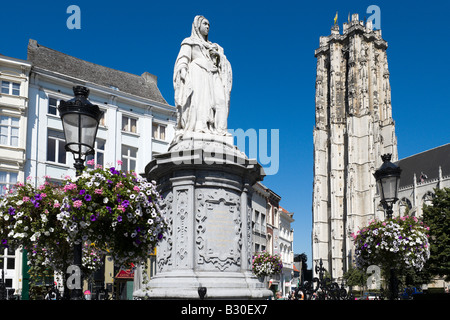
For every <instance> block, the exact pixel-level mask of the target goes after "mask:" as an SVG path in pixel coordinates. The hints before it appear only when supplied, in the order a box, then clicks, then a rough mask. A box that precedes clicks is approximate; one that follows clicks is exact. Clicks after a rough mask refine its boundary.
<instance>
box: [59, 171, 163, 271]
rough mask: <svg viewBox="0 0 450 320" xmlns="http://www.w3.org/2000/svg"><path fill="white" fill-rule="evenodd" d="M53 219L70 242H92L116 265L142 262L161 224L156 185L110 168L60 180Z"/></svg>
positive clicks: (160, 235) (153, 247)
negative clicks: (60, 191) (61, 194)
mask: <svg viewBox="0 0 450 320" xmlns="http://www.w3.org/2000/svg"><path fill="white" fill-rule="evenodd" d="M63 189H64V191H65V197H64V198H63V200H62V204H61V206H60V212H59V213H58V215H57V219H58V221H60V222H61V223H62V227H63V229H64V230H65V231H66V232H67V234H68V237H69V238H70V240H71V241H73V242H74V243H80V242H81V241H83V242H88V243H94V244H95V248H96V249H97V250H102V251H103V252H104V253H105V254H106V253H107V254H109V255H111V256H112V257H113V259H114V261H115V262H116V263H118V264H123V263H126V262H134V263H138V262H145V261H146V260H147V258H148V255H149V253H152V252H153V251H154V249H155V247H156V245H157V243H158V242H159V241H160V240H161V239H162V237H163V233H164V232H165V230H166V228H167V222H166V220H165V218H164V217H163V216H162V214H161V210H160V207H159V202H160V201H161V197H160V196H159V194H158V192H157V190H156V184H155V183H154V182H153V183H152V182H148V181H147V180H146V179H143V178H140V177H137V175H136V174H135V173H130V172H123V171H121V170H117V169H116V168H114V167H111V168H107V169H103V168H101V167H98V168H96V169H88V170H86V171H84V172H83V173H82V174H81V175H80V176H79V177H77V178H75V179H73V180H68V181H66V184H65V186H64V188H63Z"/></svg>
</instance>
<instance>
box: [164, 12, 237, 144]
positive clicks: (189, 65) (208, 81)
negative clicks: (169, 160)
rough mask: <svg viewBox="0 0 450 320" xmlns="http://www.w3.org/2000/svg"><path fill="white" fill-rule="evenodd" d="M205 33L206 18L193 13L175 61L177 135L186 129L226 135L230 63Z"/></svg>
mask: <svg viewBox="0 0 450 320" xmlns="http://www.w3.org/2000/svg"><path fill="white" fill-rule="evenodd" d="M208 33H209V21H208V20H207V19H206V18H205V17H203V16H196V17H195V19H194V22H193V23H192V33H191V36H190V37H189V38H186V39H184V40H183V42H182V43H181V49H180V52H179V54H178V57H177V60H176V62H175V70H174V75H173V83H174V89H175V105H176V107H177V110H178V125H177V132H176V139H179V138H180V137H181V136H182V135H183V134H185V133H186V132H203V133H211V134H217V135H228V131H227V118H228V111H229V104H230V92H231V86H232V71H231V65H230V63H229V62H228V60H227V58H226V57H225V55H224V53H223V49H222V47H220V46H219V45H218V44H216V43H212V42H210V41H208Z"/></svg>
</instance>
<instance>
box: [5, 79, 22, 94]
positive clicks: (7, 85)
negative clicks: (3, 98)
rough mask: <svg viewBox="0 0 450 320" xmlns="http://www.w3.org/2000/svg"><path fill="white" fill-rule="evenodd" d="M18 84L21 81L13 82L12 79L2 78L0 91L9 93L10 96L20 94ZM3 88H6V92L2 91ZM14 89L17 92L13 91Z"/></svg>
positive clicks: (19, 84)
mask: <svg viewBox="0 0 450 320" xmlns="http://www.w3.org/2000/svg"><path fill="white" fill-rule="evenodd" d="M14 85H18V86H19V88H14ZM20 86H21V83H20V82H14V81H9V80H2V83H1V91H0V92H1V93H2V94H9V95H12V96H20ZM5 89H6V90H7V92H4V91H5ZM14 91H17V94H16V93H14Z"/></svg>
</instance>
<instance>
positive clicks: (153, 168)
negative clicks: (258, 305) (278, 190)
mask: <svg viewBox="0 0 450 320" xmlns="http://www.w3.org/2000/svg"><path fill="white" fill-rule="evenodd" d="M207 138H208V139H207ZM231 138H232V137H231ZM231 142H232V140H230V137H221V136H218V137H214V136H212V135H205V134H198V133H196V134H194V135H192V136H189V137H187V136H183V138H181V139H179V140H178V143H176V144H174V145H172V146H171V147H170V149H169V152H167V153H164V154H160V155H157V156H156V157H155V159H154V160H153V161H152V162H150V163H149V164H148V165H147V167H146V170H145V175H146V177H147V179H148V180H155V181H156V182H157V185H158V189H159V192H160V194H162V195H163V198H164V201H163V205H162V210H164V214H165V217H166V219H167V220H168V222H169V228H168V231H167V232H166V233H165V235H164V238H163V240H162V241H161V242H160V244H159V245H158V248H157V273H156V275H155V276H154V277H153V278H152V279H150V281H149V283H148V284H147V285H146V286H144V287H142V288H141V289H139V290H137V291H135V292H134V296H135V297H141V298H142V297H148V298H151V299H199V294H198V288H199V287H205V288H206V289H207V293H206V298H209V299H267V298H269V297H271V296H272V292H271V291H270V290H268V289H266V288H265V287H264V285H263V283H261V282H259V280H258V279H257V278H256V277H255V276H252V274H251V263H252V253H253V250H252V247H253V244H252V230H251V213H252V208H251V203H252V202H251V197H252V192H253V188H252V186H253V185H254V184H255V183H256V182H257V181H261V180H262V179H263V176H264V171H263V170H262V167H261V166H260V165H259V164H258V163H257V161H256V160H254V159H248V158H247V157H246V156H245V154H244V153H242V152H241V151H239V150H238V149H237V148H236V147H235V146H233V145H232V144H231Z"/></svg>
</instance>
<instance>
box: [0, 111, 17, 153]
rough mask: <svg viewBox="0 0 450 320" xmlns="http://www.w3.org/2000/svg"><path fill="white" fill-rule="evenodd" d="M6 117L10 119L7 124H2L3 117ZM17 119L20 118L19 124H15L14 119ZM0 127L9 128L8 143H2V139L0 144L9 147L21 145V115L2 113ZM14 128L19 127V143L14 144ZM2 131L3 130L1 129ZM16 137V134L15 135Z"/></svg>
mask: <svg viewBox="0 0 450 320" xmlns="http://www.w3.org/2000/svg"><path fill="white" fill-rule="evenodd" d="M2 117H5V118H7V120H8V123H7V124H2V123H1V118H2ZM13 118H14V119H17V120H18V125H17V126H16V125H13V123H12V120H13ZM0 127H6V128H7V133H6V140H7V141H6V143H5V144H4V143H2V141H1V139H0V145H2V146H9V147H18V146H19V141H20V117H14V116H9V115H4V114H1V115H0ZM13 129H17V144H13V143H12V138H13V135H12V131H13ZM0 132H1V131H0ZM14 137H15V136H14Z"/></svg>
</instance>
